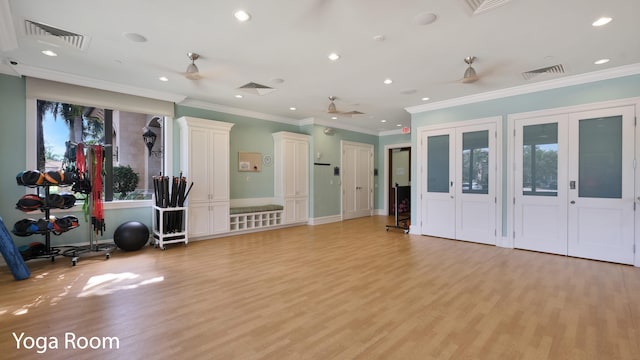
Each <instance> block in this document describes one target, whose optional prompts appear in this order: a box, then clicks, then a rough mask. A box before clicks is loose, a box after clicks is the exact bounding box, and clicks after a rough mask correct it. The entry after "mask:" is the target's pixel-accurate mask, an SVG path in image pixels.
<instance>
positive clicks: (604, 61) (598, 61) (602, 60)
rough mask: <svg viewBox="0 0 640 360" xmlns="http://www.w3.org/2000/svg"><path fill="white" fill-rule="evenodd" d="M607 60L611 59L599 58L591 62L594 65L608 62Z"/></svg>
mask: <svg viewBox="0 0 640 360" xmlns="http://www.w3.org/2000/svg"><path fill="white" fill-rule="evenodd" d="M609 61H611V60H609V59H600V60H596V61H594V62H593V63H594V64H596V65H602V64H606V63H608V62H609Z"/></svg>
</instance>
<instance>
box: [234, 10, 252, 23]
mask: <svg viewBox="0 0 640 360" xmlns="http://www.w3.org/2000/svg"><path fill="white" fill-rule="evenodd" d="M233 16H235V18H236V19H237V20H238V21H240V22H245V21H249V20H251V15H250V14H249V13H248V12H246V11H244V10H238V11H236V12H235V13H233Z"/></svg>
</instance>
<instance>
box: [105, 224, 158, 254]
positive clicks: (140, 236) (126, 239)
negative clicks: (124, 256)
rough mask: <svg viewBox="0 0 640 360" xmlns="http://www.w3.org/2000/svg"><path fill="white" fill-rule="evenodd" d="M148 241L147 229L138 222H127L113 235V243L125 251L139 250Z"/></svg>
mask: <svg viewBox="0 0 640 360" xmlns="http://www.w3.org/2000/svg"><path fill="white" fill-rule="evenodd" d="M147 241H149V229H148V228H147V226H146V225H144V224H143V223H141V222H138V221H127V222H126V223H124V224H121V225H120V226H118V228H117V229H116V231H115V232H114V233H113V242H114V243H116V245H117V246H118V247H119V248H120V249H122V250H125V251H135V250H140V249H142V247H143V246H144V245H145V244H146V243H147Z"/></svg>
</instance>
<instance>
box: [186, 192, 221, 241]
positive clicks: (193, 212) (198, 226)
mask: <svg viewBox="0 0 640 360" xmlns="http://www.w3.org/2000/svg"><path fill="white" fill-rule="evenodd" d="M194 188H195V185H194ZM228 219H229V217H227V221H228ZM210 228H211V211H210V205H209V204H195V205H194V204H191V205H190V206H189V237H198V236H207V235H209V234H211V230H210Z"/></svg>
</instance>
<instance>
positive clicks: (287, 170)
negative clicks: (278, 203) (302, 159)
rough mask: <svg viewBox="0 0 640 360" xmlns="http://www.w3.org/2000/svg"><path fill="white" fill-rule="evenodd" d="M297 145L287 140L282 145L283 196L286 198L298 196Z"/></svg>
mask: <svg viewBox="0 0 640 360" xmlns="http://www.w3.org/2000/svg"><path fill="white" fill-rule="evenodd" d="M296 151H297V143H296V142H295V141H291V140H285V141H284V142H283V143H282V158H283V159H282V170H283V174H282V181H283V183H282V195H283V196H284V197H290V196H296V192H297V191H298V189H297V188H296V175H297V174H296V159H297V154H296Z"/></svg>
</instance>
